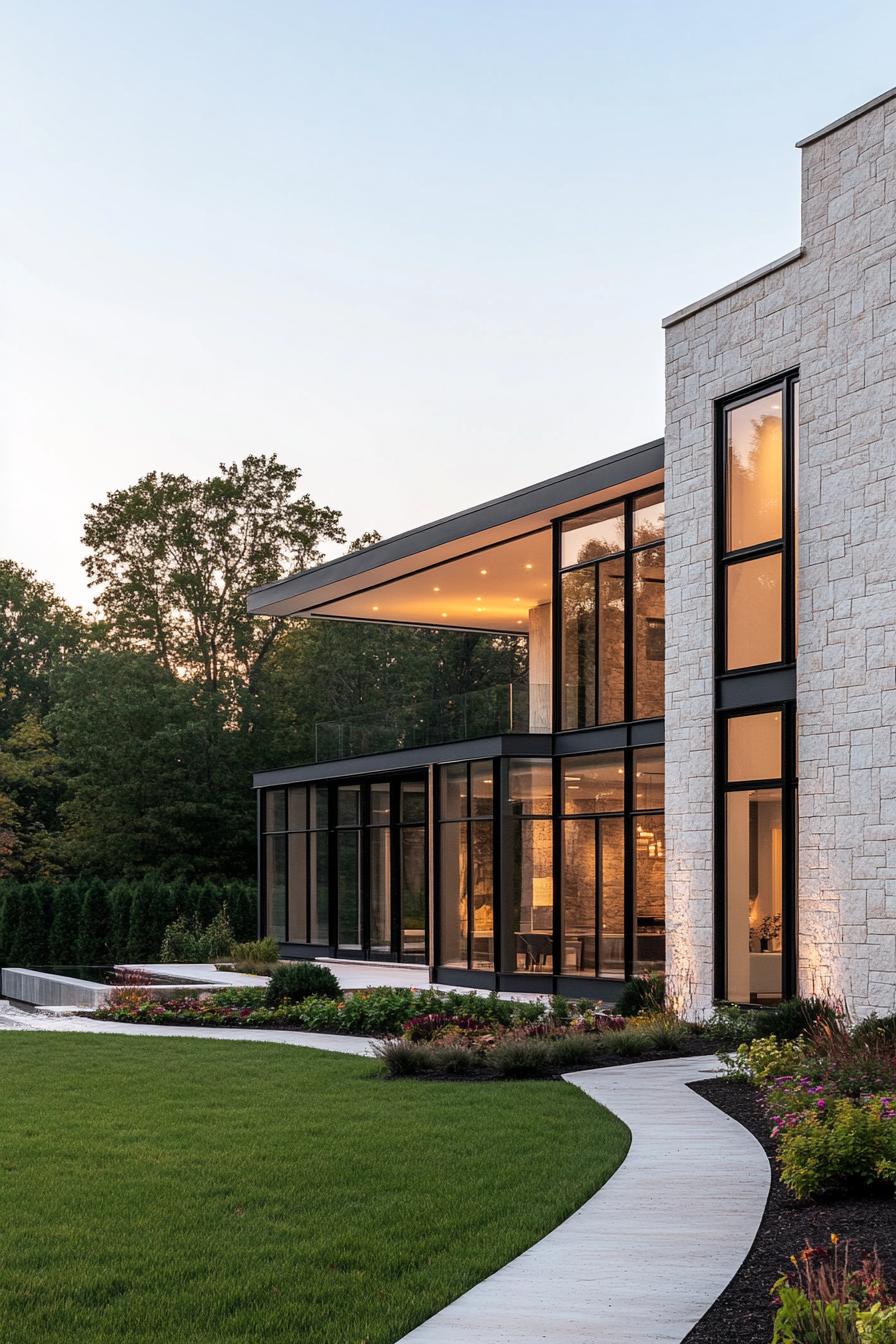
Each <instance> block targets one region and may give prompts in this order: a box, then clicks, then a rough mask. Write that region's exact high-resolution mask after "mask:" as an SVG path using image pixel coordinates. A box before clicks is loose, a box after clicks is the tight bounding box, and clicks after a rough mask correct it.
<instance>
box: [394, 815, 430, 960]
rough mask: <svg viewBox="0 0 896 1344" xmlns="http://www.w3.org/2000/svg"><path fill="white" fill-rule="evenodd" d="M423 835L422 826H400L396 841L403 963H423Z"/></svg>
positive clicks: (424, 875)
mask: <svg viewBox="0 0 896 1344" xmlns="http://www.w3.org/2000/svg"><path fill="white" fill-rule="evenodd" d="M425 834H426V833H425V831H424V829H423V827H422V826H403V827H402V829H401V832H400V838H399V854H400V863H401V955H402V959H403V960H404V961H415V962H425V961H426V847H425V845H424V838H425Z"/></svg>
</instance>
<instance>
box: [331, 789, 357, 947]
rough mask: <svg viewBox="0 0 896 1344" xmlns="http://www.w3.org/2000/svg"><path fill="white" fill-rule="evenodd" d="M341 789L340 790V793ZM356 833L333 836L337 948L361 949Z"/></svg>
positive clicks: (341, 833) (339, 833)
mask: <svg viewBox="0 0 896 1344" xmlns="http://www.w3.org/2000/svg"><path fill="white" fill-rule="evenodd" d="M342 792H343V790H341V789H340V793H342ZM360 839H361V837H360V833H359V832H358V831H339V832H338V834H337V836H336V910H337V915H338V921H339V946H340V947H345V948H352V949H355V948H360V946H361V905H360V901H359V899H358V897H359V886H360V883H359V881H358V879H359V876H360V873H359V868H360V859H361V845H360Z"/></svg>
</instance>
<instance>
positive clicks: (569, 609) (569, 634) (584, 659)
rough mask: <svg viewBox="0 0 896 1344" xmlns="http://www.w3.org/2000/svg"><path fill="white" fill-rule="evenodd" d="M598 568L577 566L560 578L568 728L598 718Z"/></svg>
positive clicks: (586, 724)
mask: <svg viewBox="0 0 896 1344" xmlns="http://www.w3.org/2000/svg"><path fill="white" fill-rule="evenodd" d="M594 585H595V571H594V570H593V569H591V568H589V569H579V570H575V571H574V572H573V573H572V574H564V575H562V577H561V579H560V591H561V605H562V628H561V648H560V661H561V671H560V675H561V679H562V680H561V686H562V715H561V724H562V726H563V727H564V728H587V727H590V726H591V725H592V724H594V723H596V722H597V717H596V712H595V711H596V704H595V690H596V686H595V657H596V653H597V621H596V613H595V606H594V596H595V587H594Z"/></svg>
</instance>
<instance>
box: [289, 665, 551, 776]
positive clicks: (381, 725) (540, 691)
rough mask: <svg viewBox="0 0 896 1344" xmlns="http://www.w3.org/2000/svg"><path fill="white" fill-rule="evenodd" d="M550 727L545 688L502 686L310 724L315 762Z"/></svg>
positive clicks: (518, 684) (515, 683)
mask: <svg viewBox="0 0 896 1344" xmlns="http://www.w3.org/2000/svg"><path fill="white" fill-rule="evenodd" d="M549 725H550V688H549V687H547V686H531V685H530V684H529V683H528V682H527V681H511V682H504V683H503V684H502V685H500V686H486V687H483V688H482V689H480V690H476V691H465V692H463V693H461V694H459V695H449V696H445V698H444V699H441V700H434V701H431V702H430V703H428V704H416V705H413V704H412V705H405V706H402V707H400V708H398V709H394V710H391V711H390V712H389V713H387V714H376V715H367V714H358V715H352V716H351V717H347V718H343V719H340V720H338V721H332V720H331V721H323V722H318V723H315V725H314V759H315V761H336V760H342V759H344V758H346V757H351V756H368V755H373V754H375V753H377V752H381V751H401V750H403V749H404V748H406V747H431V746H435V745H436V744H437V743H440V742H464V741H466V740H467V739H468V738H474V737H492V736H494V735H496V734H498V733H530V732H549V731H550V727H549Z"/></svg>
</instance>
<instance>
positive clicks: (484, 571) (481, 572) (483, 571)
mask: <svg viewBox="0 0 896 1344" xmlns="http://www.w3.org/2000/svg"><path fill="white" fill-rule="evenodd" d="M479 573H480V574H487V573H488V570H487V569H480V571H479Z"/></svg>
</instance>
